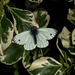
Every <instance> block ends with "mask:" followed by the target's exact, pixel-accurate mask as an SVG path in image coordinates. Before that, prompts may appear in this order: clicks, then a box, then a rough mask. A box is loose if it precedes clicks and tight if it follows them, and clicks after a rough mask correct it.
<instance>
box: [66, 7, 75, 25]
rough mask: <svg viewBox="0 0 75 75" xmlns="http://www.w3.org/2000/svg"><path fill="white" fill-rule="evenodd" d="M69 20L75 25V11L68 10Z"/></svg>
mask: <svg viewBox="0 0 75 75" xmlns="http://www.w3.org/2000/svg"><path fill="white" fill-rule="evenodd" d="M67 19H68V20H69V21H70V22H71V23H72V24H74V25H75V9H70V8H69V10H68V15H67Z"/></svg>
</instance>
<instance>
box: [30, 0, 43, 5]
mask: <svg viewBox="0 0 75 75" xmlns="http://www.w3.org/2000/svg"><path fill="white" fill-rule="evenodd" d="M29 1H30V2H34V3H38V4H39V3H42V1H43V0H29Z"/></svg>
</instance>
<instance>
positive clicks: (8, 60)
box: [0, 43, 24, 65]
mask: <svg viewBox="0 0 75 75" xmlns="http://www.w3.org/2000/svg"><path fill="white" fill-rule="evenodd" d="M23 52H24V48H23V46H22V45H17V44H15V43H12V44H11V45H10V46H9V47H8V48H7V49H6V50H5V51H4V55H3V56H0V59H1V62H2V63H4V64H7V65H12V64H14V63H16V62H18V61H19V60H20V59H21V58H22V56H23Z"/></svg>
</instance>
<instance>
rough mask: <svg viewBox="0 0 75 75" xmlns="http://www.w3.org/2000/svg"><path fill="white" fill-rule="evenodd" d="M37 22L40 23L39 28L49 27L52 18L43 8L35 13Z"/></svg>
mask: <svg viewBox="0 0 75 75" xmlns="http://www.w3.org/2000/svg"><path fill="white" fill-rule="evenodd" d="M33 14H34V16H35V19H36V22H37V23H38V25H39V27H47V26H48V24H49V21H50V16H49V14H48V12H47V11H46V10H44V9H42V8H40V9H37V10H36V11H34V12H33Z"/></svg>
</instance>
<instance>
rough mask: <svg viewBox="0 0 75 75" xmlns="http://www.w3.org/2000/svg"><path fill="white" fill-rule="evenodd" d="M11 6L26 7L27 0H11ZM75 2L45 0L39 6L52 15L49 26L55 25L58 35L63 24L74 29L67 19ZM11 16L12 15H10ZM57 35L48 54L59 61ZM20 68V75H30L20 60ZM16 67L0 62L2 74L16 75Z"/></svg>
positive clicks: (0, 74) (0, 72) (0, 73)
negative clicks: (69, 9) (69, 10)
mask: <svg viewBox="0 0 75 75" xmlns="http://www.w3.org/2000/svg"><path fill="white" fill-rule="evenodd" d="M10 3H11V4H12V3H14V5H13V4H12V5H11V6H15V7H17V8H21V9H26V6H25V0H11V2H10ZM73 6H74V2H66V1H64V0H55V1H54V0H53V1H52V0H44V1H43V2H42V3H41V4H40V5H39V6H38V7H37V8H40V7H42V8H44V9H45V10H46V11H48V13H49V15H50V23H49V25H48V27H53V28H55V29H57V30H58V33H57V35H58V34H59V33H60V32H61V30H62V28H63V26H66V27H67V28H68V29H69V30H70V31H72V30H73V29H74V28H75V26H74V25H73V24H71V23H70V22H69V21H68V20H67V14H68V8H73ZM37 8H36V9H37ZM34 10H35V9H30V11H34ZM9 17H10V16H9ZM55 41H56V37H55V38H54V39H52V40H51V41H50V45H52V46H50V45H49V47H50V49H51V50H50V51H49V52H48V54H47V56H51V57H53V58H55V59H56V60H58V61H59V56H58V54H59V51H58V49H57V47H56V43H55ZM18 70H19V73H20V75H29V73H28V72H27V70H26V69H25V68H24V67H23V65H22V63H21V61H19V62H18ZM14 71H15V68H13V65H12V66H7V65H5V64H2V63H0V75H5V74H7V75H14V74H13V72H14Z"/></svg>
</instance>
